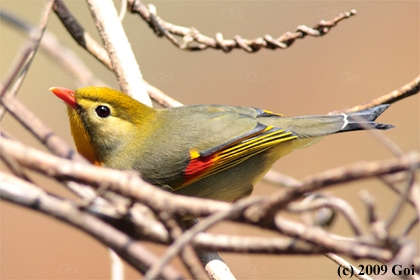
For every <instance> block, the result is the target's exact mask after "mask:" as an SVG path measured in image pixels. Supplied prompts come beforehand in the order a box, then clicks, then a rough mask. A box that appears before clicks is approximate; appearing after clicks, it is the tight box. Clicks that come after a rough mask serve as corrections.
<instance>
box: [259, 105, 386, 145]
mask: <svg viewBox="0 0 420 280" xmlns="http://www.w3.org/2000/svg"><path fill="white" fill-rule="evenodd" d="M388 107H389V104H384V105H378V106H375V107H373V108H368V109H364V110H360V111H357V112H352V113H347V114H346V113H342V114H337V115H320V116H303V117H290V118H289V117H285V118H284V117H279V118H273V117H271V118H260V119H259V120H261V122H262V123H263V124H265V125H273V126H276V127H281V128H284V129H287V130H290V131H293V132H294V133H296V134H297V136H298V139H304V138H312V137H320V136H325V135H328V134H333V133H340V132H346V131H353V130H362V129H391V128H393V127H394V126H393V125H389V124H381V123H377V122H374V121H375V119H376V118H377V117H378V116H379V115H380V114H382V113H383V112H384V111H385V110H386V109H387V108H388Z"/></svg>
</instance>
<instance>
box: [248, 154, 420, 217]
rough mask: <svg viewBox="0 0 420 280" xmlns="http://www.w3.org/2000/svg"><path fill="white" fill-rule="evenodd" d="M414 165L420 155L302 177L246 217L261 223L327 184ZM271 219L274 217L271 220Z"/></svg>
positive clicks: (250, 211) (376, 174) (362, 164)
mask: <svg viewBox="0 0 420 280" xmlns="http://www.w3.org/2000/svg"><path fill="white" fill-rule="evenodd" d="M412 166H414V167H415V168H419V166H420V158H419V155H417V157H416V159H413V157H412V156H410V157H408V156H403V157H400V158H395V159H389V160H379V161H370V162H363V161H362V162H357V163H354V164H351V165H348V166H342V167H338V168H334V169H331V170H328V171H325V172H321V173H319V174H315V175H313V176H310V177H308V178H304V179H303V180H302V185H301V186H299V187H296V188H293V189H290V190H287V191H285V192H283V191H278V192H275V193H273V194H272V195H271V197H270V199H269V200H268V201H264V202H262V203H260V204H258V205H254V206H252V207H250V208H249V209H248V210H247V213H246V216H247V218H249V219H251V220H252V221H254V222H259V221H261V219H262V218H263V217H264V219H267V217H268V216H267V212H270V213H271V214H274V212H275V211H277V210H278V209H281V208H283V207H285V206H286V205H287V204H288V203H290V202H292V201H294V200H296V199H298V198H300V197H302V196H303V195H304V194H305V193H308V192H314V191H318V190H321V189H323V188H325V187H327V186H331V185H336V184H340V183H345V182H352V181H355V180H360V179H366V178H370V177H373V176H378V175H385V174H392V173H395V172H399V171H402V170H407V169H409V168H411V167H412ZM267 220H268V221H270V219H267Z"/></svg>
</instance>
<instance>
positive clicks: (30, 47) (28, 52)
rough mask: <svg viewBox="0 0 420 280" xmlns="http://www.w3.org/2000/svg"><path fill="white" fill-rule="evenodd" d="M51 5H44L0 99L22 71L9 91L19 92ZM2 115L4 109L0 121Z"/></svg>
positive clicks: (1, 115)
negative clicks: (37, 24)
mask: <svg viewBox="0 0 420 280" xmlns="http://www.w3.org/2000/svg"><path fill="white" fill-rule="evenodd" d="M53 4H54V0H50V1H49V2H48V3H47V4H46V6H45V10H44V14H43V16H42V18H41V23H40V24H39V26H38V28H37V29H36V32H34V33H33V34H31V35H30V36H29V37H30V38H29V40H28V42H27V44H26V45H27V46H26V48H25V50H24V51H23V52H22V55H21V58H20V59H19V60H18V61H19V62H18V63H17V65H16V66H15V67H14V68H12V69H14V70H11V74H10V76H9V78H8V79H7V80H6V82H5V83H4V85H3V86H2V88H1V93H0V98H3V96H4V94H5V93H6V91H8V90H9V87H10V85H11V84H12V82H13V81H14V79H15V78H16V76H17V74H18V72H19V71H20V69H22V71H21V72H20V75H19V77H18V78H17V80H16V82H15V84H14V86H13V89H12V90H11V94H12V95H13V96H14V95H16V94H17V92H18V91H19V88H20V86H21V85H22V83H23V81H24V80H25V77H26V74H27V73H28V70H29V67H30V66H31V63H32V60H33V58H34V57H35V53H36V51H37V50H38V46H39V42H40V41H41V39H42V35H43V34H44V31H45V28H46V27H47V23H48V19H49V18H50V12H51V9H52V6H53ZM4 113H5V110H4V108H0V120H1V119H2V118H3V116H4Z"/></svg>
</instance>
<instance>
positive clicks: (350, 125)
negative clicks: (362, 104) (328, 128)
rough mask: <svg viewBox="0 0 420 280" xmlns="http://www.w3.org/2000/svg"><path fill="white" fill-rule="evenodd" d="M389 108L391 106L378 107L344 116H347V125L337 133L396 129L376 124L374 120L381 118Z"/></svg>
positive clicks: (345, 119) (388, 125)
mask: <svg viewBox="0 0 420 280" xmlns="http://www.w3.org/2000/svg"><path fill="white" fill-rule="evenodd" d="M389 106H390V105H389V104H384V105H378V106H375V107H372V108H368V109H364V110H360V111H357V112H352V113H349V114H342V115H343V116H344V117H346V116H347V118H344V121H345V125H344V126H343V127H342V128H341V129H340V130H339V131H337V133H339V132H345V131H352V130H361V129H383V130H387V129H391V128H394V126H393V125H390V124H382V123H377V122H374V120H376V118H377V117H379V116H380V115H381V114H382V113H383V112H384V111H385V110H386V109H388V107H389ZM346 121H347V122H346Z"/></svg>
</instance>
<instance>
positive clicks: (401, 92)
mask: <svg viewBox="0 0 420 280" xmlns="http://www.w3.org/2000/svg"><path fill="white" fill-rule="evenodd" d="M419 91H420V76H418V77H417V78H415V79H414V80H412V81H411V82H410V83H408V84H406V85H404V86H403V87H401V88H400V89H397V90H394V91H392V92H390V93H388V94H385V95H382V96H381V97H378V98H375V99H373V100H371V101H369V102H366V103H363V104H360V105H356V106H354V107H352V108H348V109H343V110H339V111H332V112H330V113H329V114H341V113H350V112H356V111H360V110H363V109H367V108H372V107H375V106H377V105H381V104H392V103H394V102H397V101H399V100H401V99H404V98H406V97H409V96H411V95H414V94H416V93H418V92H419Z"/></svg>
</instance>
